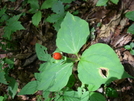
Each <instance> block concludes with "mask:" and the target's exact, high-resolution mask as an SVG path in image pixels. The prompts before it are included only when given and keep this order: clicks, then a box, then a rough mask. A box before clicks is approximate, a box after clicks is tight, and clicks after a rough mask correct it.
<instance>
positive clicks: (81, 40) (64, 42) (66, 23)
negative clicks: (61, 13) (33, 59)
mask: <svg viewBox="0 0 134 101" xmlns="http://www.w3.org/2000/svg"><path fill="white" fill-rule="evenodd" d="M88 35H89V27H88V23H87V22H86V21H85V20H82V19H80V18H79V17H76V16H73V15H72V14H70V13H69V12H67V14H66V16H65V18H64V20H63V22H62V23H61V28H60V29H59V32H58V35H57V39H56V45H57V46H58V48H59V49H60V50H61V51H63V52H66V53H72V54H77V53H78V51H79V50H80V48H81V47H82V46H83V44H85V42H86V40H87V36H88Z"/></svg>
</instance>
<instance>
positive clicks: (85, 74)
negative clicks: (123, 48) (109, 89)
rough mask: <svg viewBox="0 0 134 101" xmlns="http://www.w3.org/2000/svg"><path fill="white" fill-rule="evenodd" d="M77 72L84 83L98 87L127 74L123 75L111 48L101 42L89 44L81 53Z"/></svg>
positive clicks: (118, 61)
mask: <svg viewBox="0 0 134 101" xmlns="http://www.w3.org/2000/svg"><path fill="white" fill-rule="evenodd" d="M78 73H79V74H78V76H79V79H80V80H81V81H82V82H83V83H84V84H89V85H90V84H92V85H95V86H98V87H99V85H101V84H103V83H109V82H111V81H113V80H115V79H121V78H122V77H125V76H128V75H124V68H123V66H122V65H121V63H120V60H119V58H118V56H117V55H116V54H115V52H114V51H113V50H112V48H111V47H109V46H108V45H106V44H101V43H98V44H95V45H92V46H90V47H89V48H88V49H87V50H86V51H85V52H84V53H83V54H82V57H81V60H80V62H79V64H78Z"/></svg>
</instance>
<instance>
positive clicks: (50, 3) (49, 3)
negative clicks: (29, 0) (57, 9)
mask: <svg viewBox="0 0 134 101" xmlns="http://www.w3.org/2000/svg"><path fill="white" fill-rule="evenodd" d="M57 1H58V0H45V1H44V2H43V4H42V5H41V9H48V8H51V7H52V6H53V5H54V3H55V2H57Z"/></svg>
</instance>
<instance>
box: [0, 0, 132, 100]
mask: <svg viewBox="0 0 134 101" xmlns="http://www.w3.org/2000/svg"><path fill="white" fill-rule="evenodd" d="M39 1H40V0H39ZM22 2H23V0H17V1H16V2H8V1H6V0H5V1H4V0H3V2H2V3H1V5H0V7H4V5H7V7H8V9H11V8H12V7H14V9H15V10H14V11H15V12H17V10H18V11H19V9H20V7H21V5H22ZM96 2H97V0H87V1H82V0H76V1H74V2H72V3H71V4H70V8H68V9H69V11H70V12H71V11H79V13H78V14H77V16H79V17H80V18H82V19H84V20H86V21H87V22H88V23H89V25H90V28H93V27H94V30H95V31H94V32H93V33H91V34H92V36H93V38H92V39H91V40H90V41H88V42H87V43H86V45H85V47H86V48H87V47H89V46H90V45H92V44H95V43H105V44H108V45H110V46H111V47H112V48H113V49H114V51H115V52H116V53H117V55H118V57H119V58H120V61H121V63H122V65H123V66H124V69H125V70H126V71H127V72H128V73H129V74H130V75H132V76H134V56H133V55H131V54H130V52H129V51H128V50H126V49H125V48H124V46H125V45H128V44H130V43H131V42H134V36H133V35H132V34H129V33H127V29H128V27H129V26H130V25H131V24H132V23H134V22H132V21H130V20H129V19H128V18H126V17H125V13H126V12H127V11H134V0H120V2H119V3H118V5H115V4H112V3H109V4H108V6H105V7H104V6H103V7H97V6H95V4H96ZM28 10H29V8H28V5H27V6H26V8H25V10H24V11H26V12H27V11H28ZM49 14H51V9H47V10H45V11H44V15H43V16H44V18H46V17H47V16H48V15H49ZM31 17H32V14H26V15H25V16H23V17H22V18H21V19H20V21H21V22H22V24H23V26H24V27H25V28H26V29H25V30H23V31H17V32H16V33H14V34H13V35H12V40H11V43H15V45H16V50H15V51H12V52H8V53H3V54H0V58H4V57H14V58H15V59H14V60H15V67H14V69H13V70H11V71H10V75H11V76H12V77H14V78H15V79H16V80H17V81H18V83H19V89H18V91H20V90H21V88H22V87H23V86H24V85H25V84H26V83H28V82H29V81H31V80H33V79H34V73H35V72H38V71H37V70H38V68H39V64H40V63H41V61H39V60H38V59H37V56H36V54H35V44H36V43H40V44H42V45H44V46H45V47H47V49H48V53H50V54H52V53H53V52H54V50H55V49H56V41H55V40H56V35H57V32H56V31H55V30H54V28H53V26H52V24H50V23H48V22H45V23H43V25H42V24H40V25H39V27H38V28H37V27H35V26H33V25H32V23H31ZM98 23H101V24H102V25H101V26H97V25H98ZM2 30H3V27H0V32H1V34H0V35H2V34H3V31H2ZM85 47H83V49H82V50H85ZM109 86H110V87H112V88H115V89H116V90H117V91H118V94H119V97H117V98H112V97H111V98H110V97H108V98H107V101H134V79H131V78H126V79H122V80H118V81H115V82H112V83H111V84H110V85H109ZM2 87H3V88H2V89H1V90H0V94H3V93H6V92H7V91H6V88H7V87H6V86H5V85H3V86H2ZM37 95H38V93H36V94H34V95H32V96H16V97H15V98H14V99H13V100H10V101H36V97H35V96H37Z"/></svg>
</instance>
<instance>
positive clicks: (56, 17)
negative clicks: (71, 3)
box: [46, 14, 63, 23]
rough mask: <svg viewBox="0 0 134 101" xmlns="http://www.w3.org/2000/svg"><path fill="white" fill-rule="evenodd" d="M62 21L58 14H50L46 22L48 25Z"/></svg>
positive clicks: (61, 16)
mask: <svg viewBox="0 0 134 101" xmlns="http://www.w3.org/2000/svg"><path fill="white" fill-rule="evenodd" d="M60 19H63V15H60V14H51V15H50V16H49V17H48V18H47V19H46V21H47V22H50V23H54V22H57V21H58V20H60Z"/></svg>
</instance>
